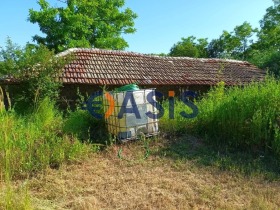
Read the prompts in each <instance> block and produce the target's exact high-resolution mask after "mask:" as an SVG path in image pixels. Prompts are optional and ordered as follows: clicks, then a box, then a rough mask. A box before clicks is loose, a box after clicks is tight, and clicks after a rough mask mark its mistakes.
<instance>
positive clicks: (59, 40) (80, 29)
mask: <svg viewBox="0 0 280 210" xmlns="http://www.w3.org/2000/svg"><path fill="white" fill-rule="evenodd" d="M38 4H39V5H40V7H41V8H40V10H39V11H35V10H33V9H30V10H29V18H28V20H29V21H30V22H31V23H38V25H39V27H40V30H41V32H43V33H44V34H46V36H45V37H42V36H39V35H35V36H34V37H33V40H34V41H36V42H37V43H39V44H44V45H46V46H47V47H48V48H49V49H54V50H55V52H60V51H63V50H65V49H67V48H71V47H95V48H105V49H124V48H125V47H128V43H127V42H126V41H125V40H124V39H123V38H122V37H121V34H122V33H125V34H129V33H134V32H135V31H136V29H135V28H134V19H135V18H136V17H137V15H136V14H135V13H134V12H133V11H132V10H130V9H129V8H126V9H123V7H124V4H125V0H98V1H89V0H67V1H65V7H51V6H50V5H49V3H48V2H47V1H46V0H39V1H38Z"/></svg>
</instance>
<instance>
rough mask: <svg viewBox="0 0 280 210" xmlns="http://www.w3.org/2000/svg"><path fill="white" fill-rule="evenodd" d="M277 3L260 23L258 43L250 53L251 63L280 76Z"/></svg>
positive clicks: (279, 36) (279, 29)
mask: <svg viewBox="0 0 280 210" xmlns="http://www.w3.org/2000/svg"><path fill="white" fill-rule="evenodd" d="M277 2H279V1H275V5H274V6H273V7H269V8H268V9H267V10H266V14H265V15H264V17H263V19H262V20H261V21H260V26H261V29H260V31H259V32H258V34H257V35H258V41H257V42H256V43H254V44H253V45H252V46H251V48H250V51H249V54H250V57H249V61H250V62H252V63H254V64H255V65H257V66H258V67H260V68H263V69H268V70H269V71H270V72H271V73H273V74H274V75H276V76H280V5H279V3H277Z"/></svg>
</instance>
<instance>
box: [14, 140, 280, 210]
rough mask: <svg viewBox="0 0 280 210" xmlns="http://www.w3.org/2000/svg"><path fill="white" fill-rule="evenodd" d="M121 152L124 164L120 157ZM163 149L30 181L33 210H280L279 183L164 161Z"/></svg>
mask: <svg viewBox="0 0 280 210" xmlns="http://www.w3.org/2000/svg"><path fill="white" fill-rule="evenodd" d="M194 146H195V147H199V146H200V144H194ZM120 147H122V149H123V152H122V156H123V160H121V159H120V158H119V157H118V151H120ZM151 147H152V146H151ZM162 147H164V146H163V145H161V144H160V143H159V141H158V142H157V143H156V144H155V145H154V146H153V147H152V150H153V152H152V154H151V155H150V156H149V158H148V159H146V160H144V159H143V156H144V152H145V151H144V150H143V147H142V146H141V144H140V143H138V144H137V143H133V144H127V145H123V146H120V145H119V146H112V147H110V148H109V149H108V150H107V151H103V152H100V153H99V154H95V155H93V156H92V157H91V158H89V159H88V160H86V161H85V162H81V163H77V164H72V165H64V166H63V167H61V168H60V169H59V170H52V169H49V170H47V171H46V172H45V173H44V174H41V175H38V176H37V177H34V178H32V179H30V181H29V184H28V185H29V190H30V191H31V192H30V194H31V197H32V198H31V199H32V203H33V205H34V208H35V209H90V210H91V209H141V210H143V209H168V210H172V209H279V208H280V182H279V181H265V180H264V179H263V178H262V177H260V176H251V177H250V176H249V177H246V176H243V175H240V174H237V173H233V172H229V171H221V170H220V169H218V168H215V167H210V166H203V165H199V164H196V163H195V162H194V161H192V160H182V159H174V158H170V157H167V156H166V157H163V156H160V155H158V154H159V153H157V151H159V150H160V148H162ZM19 185H20V182H18V183H17V186H19Z"/></svg>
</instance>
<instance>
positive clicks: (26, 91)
mask: <svg viewBox="0 0 280 210" xmlns="http://www.w3.org/2000/svg"><path fill="white" fill-rule="evenodd" d="M69 60H70V58H69V57H63V58H62V57H58V56H55V55H54V52H53V51H50V50H48V49H47V47H45V46H43V45H40V46H35V45H31V44H27V45H26V46H25V47H23V48H21V47H19V46H17V45H16V44H13V43H12V41H11V40H10V39H8V40H7V46H6V48H5V49H2V50H1V51H0V75H4V76H9V77H12V78H13V79H14V80H17V81H19V82H20V85H14V86H11V87H10V90H9V91H11V92H12V94H13V99H15V100H16V102H18V103H20V104H21V105H22V106H23V107H25V108H26V107H28V106H30V105H31V104H33V102H36V101H40V100H41V99H43V98H45V97H49V98H51V99H56V98H57V97H58V93H59V88H60V87H61V85H62V83H61V81H60V80H59V76H60V74H61V72H62V69H63V67H64V66H65V64H66V63H67V62H69Z"/></svg>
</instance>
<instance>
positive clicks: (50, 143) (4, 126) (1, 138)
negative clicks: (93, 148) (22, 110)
mask: <svg viewBox="0 0 280 210" xmlns="http://www.w3.org/2000/svg"><path fill="white" fill-rule="evenodd" d="M0 125H1V126H0V154H1V155H0V179H1V180H3V179H4V178H5V177H6V178H5V179H7V178H8V177H9V178H14V177H18V176H24V177H26V176H28V175H29V174H32V173H33V172H36V171H40V170H43V169H45V168H47V167H59V165H60V164H61V163H62V162H63V161H66V160H75V159H77V158H80V157H82V156H84V155H85V154H87V152H88V151H89V149H88V147H87V145H85V144H82V143H81V142H79V141H78V140H77V139H76V138H73V137H69V136H68V135H65V134H63V132H62V126H63V119H62V115H61V113H60V112H58V111H57V109H56V108H55V106H54V103H53V102H52V101H50V100H49V99H48V98H46V99H44V100H43V101H42V102H40V103H39V105H38V106H37V107H35V109H34V111H33V112H32V113H30V114H28V115H25V116H19V115H17V114H16V113H15V112H14V111H8V112H6V111H4V112H3V111H2V112H0Z"/></svg>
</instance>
